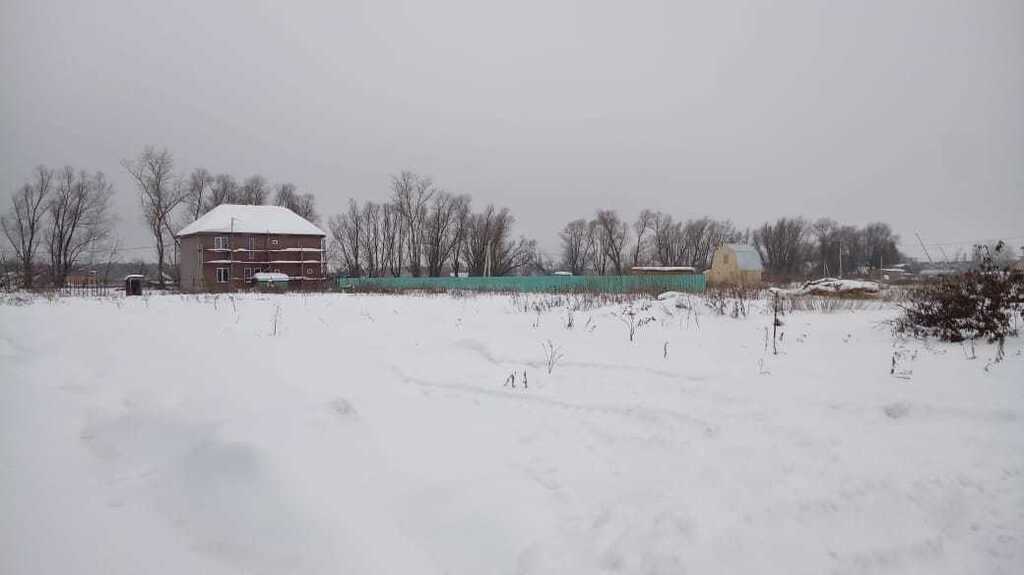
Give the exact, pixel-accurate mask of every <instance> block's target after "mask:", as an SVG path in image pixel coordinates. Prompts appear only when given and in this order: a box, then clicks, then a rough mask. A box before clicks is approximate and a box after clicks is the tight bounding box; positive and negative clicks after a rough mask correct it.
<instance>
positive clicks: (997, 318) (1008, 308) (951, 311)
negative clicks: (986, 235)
mask: <svg viewBox="0 0 1024 575" xmlns="http://www.w3.org/2000/svg"><path fill="white" fill-rule="evenodd" d="M1000 250H1001V246H997V247H996V249H995V251H994V253H993V254H991V255H989V256H986V257H985V258H984V260H983V262H982V265H981V267H980V269H978V270H976V271H970V272H967V273H965V274H962V275H959V276H952V277H947V278H943V279H941V280H938V281H936V282H934V283H931V284H928V285H926V286H924V287H922V288H920V289H917V290H913V291H911V292H910V293H909V294H908V296H907V301H906V302H905V303H903V304H901V305H900V307H901V308H902V310H903V313H902V315H901V316H900V317H899V318H898V319H897V320H896V321H895V324H894V330H895V332H896V333H898V334H911V335H915V336H932V337H937V338H939V339H941V340H943V341H952V342H959V341H965V340H972V339H976V338H985V339H986V340H988V341H989V342H1000V343H1001V342H1003V341H1004V340H1005V339H1006V336H1008V335H1017V333H1018V331H1019V330H1018V328H1017V324H1018V322H1019V321H1020V316H1021V313H1022V312H1024V274H1022V273H1021V272H1020V271H1010V270H1009V269H998V268H997V266H996V265H995V264H994V263H993V262H994V261H995V259H994V256H995V255H997V254H998V253H999V251H1000Z"/></svg>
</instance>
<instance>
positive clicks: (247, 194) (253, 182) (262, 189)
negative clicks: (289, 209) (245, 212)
mask: <svg viewBox="0 0 1024 575" xmlns="http://www.w3.org/2000/svg"><path fill="white" fill-rule="evenodd" d="M269 197H270V186H269V185H268V184H267V180H266V178H264V177H263V176H260V175H255V176H249V177H248V178H246V179H245V181H244V182H242V185H241V187H239V188H238V201H239V203H241V204H246V205H250V206H262V205H263V204H265V203H267V199H268V198H269ZM293 211H294V210H293Z"/></svg>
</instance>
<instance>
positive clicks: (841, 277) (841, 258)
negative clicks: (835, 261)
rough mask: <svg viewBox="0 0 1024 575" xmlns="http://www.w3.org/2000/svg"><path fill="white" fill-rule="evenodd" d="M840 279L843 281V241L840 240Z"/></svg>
mask: <svg viewBox="0 0 1024 575" xmlns="http://www.w3.org/2000/svg"><path fill="white" fill-rule="evenodd" d="M839 279H843V240H839Z"/></svg>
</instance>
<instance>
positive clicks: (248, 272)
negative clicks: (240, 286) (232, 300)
mask: <svg viewBox="0 0 1024 575" xmlns="http://www.w3.org/2000/svg"><path fill="white" fill-rule="evenodd" d="M242 277H244V278H245V281H250V280H252V268H242Z"/></svg>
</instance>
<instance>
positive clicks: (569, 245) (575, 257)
mask: <svg viewBox="0 0 1024 575" xmlns="http://www.w3.org/2000/svg"><path fill="white" fill-rule="evenodd" d="M558 238H559V240H561V242H562V266H564V267H565V269H566V271H568V272H570V273H572V274H573V275H577V276H579V275H583V274H585V273H587V269H588V266H589V265H590V258H591V255H592V253H591V252H592V249H593V246H592V245H591V242H590V230H589V228H588V226H587V221H586V220H584V219H578V220H573V221H571V222H569V223H568V224H565V227H564V228H562V231H561V232H559V234H558Z"/></svg>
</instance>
